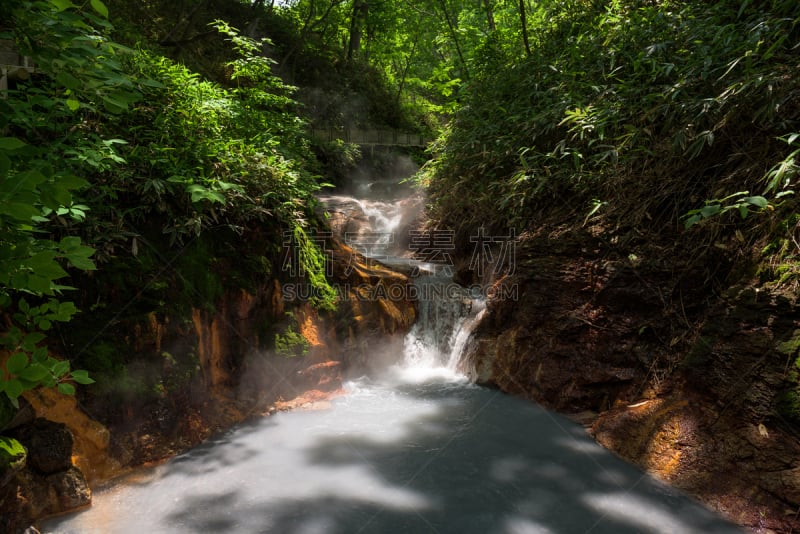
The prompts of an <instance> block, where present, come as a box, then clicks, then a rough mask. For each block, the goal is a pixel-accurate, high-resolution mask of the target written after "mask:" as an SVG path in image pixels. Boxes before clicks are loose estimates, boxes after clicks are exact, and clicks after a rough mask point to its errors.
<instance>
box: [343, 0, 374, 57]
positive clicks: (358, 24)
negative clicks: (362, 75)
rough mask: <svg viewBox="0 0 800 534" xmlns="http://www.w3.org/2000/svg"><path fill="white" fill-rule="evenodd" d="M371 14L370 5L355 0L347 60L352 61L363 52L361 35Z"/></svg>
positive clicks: (362, 0)
mask: <svg viewBox="0 0 800 534" xmlns="http://www.w3.org/2000/svg"><path fill="white" fill-rule="evenodd" d="M368 14H369V4H368V3H367V2H365V1H364V0H353V14H352V16H351V17H350V39H349V40H348V43H347V60H348V61H352V60H353V58H354V57H355V56H356V55H358V52H359V51H360V50H361V34H362V32H363V28H364V22H365V21H366V20H367V15H368Z"/></svg>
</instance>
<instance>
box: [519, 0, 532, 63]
mask: <svg viewBox="0 0 800 534" xmlns="http://www.w3.org/2000/svg"><path fill="white" fill-rule="evenodd" d="M519 21H520V22H521V23H522V43H523V44H524V45H525V54H526V55H527V56H528V57H530V55H531V43H530V41H529V40H528V15H527V13H525V0H519Z"/></svg>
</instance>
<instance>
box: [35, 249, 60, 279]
mask: <svg viewBox="0 0 800 534" xmlns="http://www.w3.org/2000/svg"><path fill="white" fill-rule="evenodd" d="M55 257H56V253H55V251H52V250H45V251H43V252H40V253H38V254H36V255H35V256H33V257H31V258H30V259H28V260H27V261H26V262H25V266H27V267H28V268H30V269H32V270H33V272H34V273H35V274H36V275H38V276H43V277H45V278H47V279H48V280H56V279H58V278H63V277H65V276H67V272H66V271H65V270H64V269H62V268H61V266H60V265H59V264H58V263H57V262H56V261H55Z"/></svg>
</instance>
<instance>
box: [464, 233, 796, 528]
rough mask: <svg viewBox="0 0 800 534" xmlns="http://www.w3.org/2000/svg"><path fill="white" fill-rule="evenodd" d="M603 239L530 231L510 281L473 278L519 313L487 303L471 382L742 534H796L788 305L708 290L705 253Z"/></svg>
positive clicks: (785, 297)
mask: <svg viewBox="0 0 800 534" xmlns="http://www.w3.org/2000/svg"><path fill="white" fill-rule="evenodd" d="M612 235H613V232H611V231H607V232H604V231H602V229H600V228H597V227H594V228H584V227H582V226H580V227H579V226H578V225H575V226H567V225H551V226H547V225H543V226H542V227H541V228H540V229H538V230H537V231H536V232H531V233H527V234H524V235H522V236H519V237H518V238H517V239H516V242H515V244H516V257H515V263H514V265H513V268H511V269H510V268H505V270H503V271H502V272H501V273H500V274H499V275H496V276H494V277H493V278H491V279H487V283H490V284H494V287H495V288H496V290H495V292H494V293H495V294H497V295H507V294H511V293H512V291H511V290H512V289H513V290H514V291H513V293H515V294H516V295H518V298H517V299H503V298H490V299H489V300H488V302H487V313H486V316H485V318H484V320H483V321H482V322H481V324H480V325H479V327H478V329H477V330H476V336H475V338H474V339H473V340H472V341H471V343H470V345H469V347H468V348H467V360H468V371H469V373H470V375H471V376H472V377H473V378H474V379H476V380H477V381H478V382H479V383H483V384H489V385H493V386H496V387H499V388H500V389H501V390H503V391H506V392H509V393H512V394H514V395H517V396H520V397H523V398H527V399H531V400H533V401H536V402H538V403H541V404H543V405H544V406H547V407H550V408H553V409H556V410H558V411H560V412H562V413H566V414H572V416H573V417H575V418H576V419H577V420H580V421H581V422H583V423H584V424H585V425H586V426H587V427H588V428H589V430H590V432H591V433H592V434H593V435H594V437H595V438H596V439H597V441H598V442H600V443H601V444H602V445H604V446H605V447H607V448H609V449H610V450H612V451H614V452H616V453H617V454H619V455H620V456H622V457H623V458H625V459H627V460H630V461H632V462H634V463H636V464H637V465H639V466H641V467H643V468H645V469H647V470H648V471H649V472H652V473H654V474H656V475H657V476H659V477H660V478H662V479H663V480H666V481H668V482H669V483H671V484H674V485H675V486H676V487H678V488H681V489H683V490H685V491H687V492H689V493H690V494H693V495H695V496H697V497H698V498H700V499H701V500H703V501H704V502H705V503H706V504H708V505H710V506H711V507H712V508H714V509H716V510H718V511H719V512H720V513H722V514H724V515H725V516H727V517H728V518H730V519H731V520H733V521H736V522H737V523H739V524H741V525H744V526H746V527H748V528H750V529H752V530H753V531H754V532H791V531H793V530H794V531H797V529H798V527H800V522H798V515H799V514H798V510H800V476H798V474H799V473H800V440H799V439H798V432H797V427H796V422H795V421H794V420H793V419H792V418H791V413H792V412H791V409H792V405H791V402H792V399H793V398H794V397H793V396H792V394H793V393H794V392H793V390H791V389H789V388H788V387H787V384H790V383H791V378H792V376H795V375H794V374H793V373H796V370H795V360H796V358H797V356H798V353H797V350H798V343H797V339H798V332H799V331H800V330H798V328H799V327H800V309H798V306H797V295H796V293H795V292H794V291H793V290H790V289H775V288H770V287H767V286H764V285H759V284H757V283H753V282H749V283H748V282H747V279H744V280H743V281H740V283H739V284H736V285H731V287H730V288H729V289H727V290H718V289H716V288H710V287H708V286H707V285H706V282H705V280H707V277H706V276H704V272H703V270H704V269H705V268H706V267H707V266H708V265H709V263H708V262H714V261H717V260H713V259H712V257H713V256H714V255H715V254H719V253H720V251H719V250H717V251H716V252H715V250H714V249H710V250H708V251H706V252H705V253H704V255H705V256H706V257H705V258H702V255H703V253H700V252H698V251H692V250H682V249H681V248H680V244H679V243H676V244H675V245H674V246H675V248H674V249H670V250H668V251H666V252H665V251H664V250H663V249H659V248H658V247H657V246H654V245H653V246H650V248H646V247H647V245H646V243H645V244H642V245H640V246H639V247H636V248H634V247H629V248H626V247H622V246H614V242H615V240H614V239H612V237H611V236H612ZM723 254H724V251H723ZM698 255H701V261H699V262H698V261H696V260H697V256H698ZM740 267H741V266H740ZM676 273H682V275H681V276H676ZM472 274H474V273H472ZM472 274H471V273H469V272H466V273H464V274H462V276H463V277H465V278H469V277H470V276H472ZM735 275H736V273H734V275H732V276H735ZM740 280H741V277H740Z"/></svg>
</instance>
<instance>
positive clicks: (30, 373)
mask: <svg viewBox="0 0 800 534" xmlns="http://www.w3.org/2000/svg"><path fill="white" fill-rule="evenodd" d="M49 375H50V371H49V370H48V369H47V367H45V366H44V365H42V364H40V363H34V364H31V365H30V366H29V367H27V368H25V369H23V370H22V372H20V373H19V378H22V379H25V380H30V381H31V382H37V383H38V382H41V381H42V380H44V379H45V378H47V377H48V376H49Z"/></svg>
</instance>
